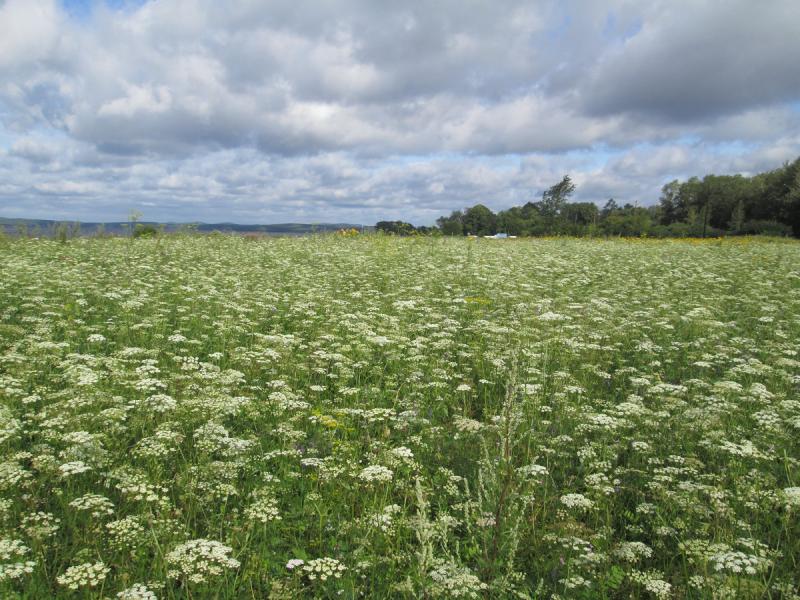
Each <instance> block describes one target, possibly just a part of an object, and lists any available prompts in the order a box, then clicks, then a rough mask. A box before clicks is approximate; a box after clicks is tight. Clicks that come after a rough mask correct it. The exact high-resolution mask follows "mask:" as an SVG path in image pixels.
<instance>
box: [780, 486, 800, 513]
mask: <svg viewBox="0 0 800 600" xmlns="http://www.w3.org/2000/svg"><path fill="white" fill-rule="evenodd" d="M783 499H784V502H785V503H786V508H787V509H792V508H800V487H788V488H784V489H783Z"/></svg>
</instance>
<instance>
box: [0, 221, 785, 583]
mask: <svg viewBox="0 0 800 600" xmlns="http://www.w3.org/2000/svg"><path fill="white" fill-rule="evenodd" d="M0 272H2V274H3V277H2V278H1V279H0V450H2V453H3V455H2V458H1V459H0V528H1V529H2V531H0V540H2V541H0V592H2V593H4V594H6V595H8V596H10V597H20V598H51V597H52V598H61V597H63V598H71V597H75V598H77V597H81V598H114V597H117V596H118V595H119V596H118V597H120V598H152V597H157V598H167V599H177V598H197V599H199V598H221V599H222V598H225V599H229V598H304V597H305V598H358V597H361V598H446V597H453V598H482V597H485V598H526V597H530V598H559V597H560V598H668V597H674V598H765V597H767V598H798V597H800V596H798V585H800V577H799V576H798V573H800V567H798V564H797V561H798V558H800V541H798V540H799V539H800V536H799V535H798V534H800V527H799V526H798V518H797V516H798V512H799V511H800V488H798V486H800V462H799V460H798V459H800V447H799V444H798V439H800V436H799V435H798V434H800V400H799V399H798V389H799V388H800V369H799V368H798V367H800V356H798V351H800V349H799V348H798V344H797V340H798V339H800V245H798V244H797V243H793V242H779V241H757V240H753V239H738V240H730V241H728V240H711V241H673V240H670V241H646V240H614V241H599V240H576V239H549V240H514V241H502V242H497V241H487V240H477V241H475V240H464V239H396V238H387V237H379V236H366V237H365V236H353V237H343V236H318V237H309V238H300V239H289V238H280V239H258V240H246V239H242V238H238V237H228V236H210V237H200V236H197V237H194V236H185V237H182V236H167V237H162V238H158V239H153V240H143V239H140V240H129V239H103V240H99V239H98V240H87V239H79V240H72V241H70V242H68V243H66V244H59V243H56V242H52V241H47V240H27V239H20V240H15V241H5V242H3V241H0Z"/></svg>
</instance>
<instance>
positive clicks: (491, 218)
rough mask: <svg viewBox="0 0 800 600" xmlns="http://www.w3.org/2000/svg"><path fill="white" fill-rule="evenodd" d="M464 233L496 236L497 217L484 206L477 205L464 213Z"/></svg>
mask: <svg viewBox="0 0 800 600" xmlns="http://www.w3.org/2000/svg"><path fill="white" fill-rule="evenodd" d="M464 233H468V234H472V235H494V234H495V233H497V216H496V215H495V214H494V213H493V212H492V211H491V210H489V208H487V207H486V206H484V205H483V204H476V205H475V206H473V207H472V208H468V209H467V211H466V212H465V213H464Z"/></svg>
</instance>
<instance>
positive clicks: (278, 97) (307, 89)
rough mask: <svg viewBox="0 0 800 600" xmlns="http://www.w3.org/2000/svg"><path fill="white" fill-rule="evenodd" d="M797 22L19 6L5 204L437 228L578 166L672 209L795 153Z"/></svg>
mask: <svg viewBox="0 0 800 600" xmlns="http://www.w3.org/2000/svg"><path fill="white" fill-rule="evenodd" d="M798 10H800V7H799V5H798V4H797V3H796V2H795V1H794V0H775V1H774V2H771V3H769V4H768V5H763V6H762V5H757V4H753V3H748V2H744V0H734V2H732V3H729V4H726V5H724V6H723V5H720V4H719V3H716V2H712V1H710V0H708V1H705V0H699V1H692V2H689V1H688V0H687V1H686V2H661V1H653V2H651V3H648V4H644V3H632V2H629V1H628V0H612V1H609V2H607V3H602V5H601V3H585V2H577V1H572V0H571V1H566V2H559V1H556V0H541V1H538V2H529V1H527V0H508V1H505V2H497V1H494V2H489V1H478V2H473V3H469V4H468V5H464V3H463V2H458V1H456V0H442V1H441V2H436V3H429V2H421V1H419V2H417V1H410V2H405V3H399V4H398V3H388V2H375V1H374V0H331V1H330V2H324V3H318V4H317V5H315V10H313V11H311V10H307V9H305V8H304V7H302V6H300V5H299V4H298V3H297V2H290V1H288V0H276V1H275V2H270V3H260V2H250V1H246V0H238V1H232V2H226V3H219V2H214V1H212V0H150V1H149V2H143V3H134V4H130V5H126V8H124V9H122V10H116V9H112V8H109V7H107V6H105V5H104V4H102V3H96V4H95V5H94V9H93V10H92V11H90V12H88V13H86V14H82V15H81V17H80V18H75V17H73V16H70V14H69V13H68V12H67V11H65V10H64V9H63V8H62V7H61V5H60V4H58V3H57V2H55V0H5V2H2V0H0V124H1V125H0V146H3V145H5V150H4V154H5V157H4V162H5V164H0V174H4V173H5V175H3V176H4V177H6V179H3V181H4V184H3V187H2V188H0V213H2V214H4V215H6V214H10V213H11V212H13V213H15V214H20V215H22V214H25V215H28V214H33V213H37V216H47V214H49V213H48V211H50V212H52V213H53V214H54V215H55V213H58V215H60V216H59V218H63V217H64V216H66V213H69V212H70V211H72V212H73V213H74V214H75V215H77V216H79V217H80V218H83V219H86V218H87V217H89V218H101V215H102V218H120V215H123V216H124V214H125V213H127V211H128V210H129V209H130V208H133V207H136V206H140V207H142V206H147V207H148V209H147V210H146V211H145V213H146V214H151V215H152V217H153V218H159V219H165V218H169V219H175V220H187V219H193V218H195V217H196V215H201V216H202V218H203V219H206V220H236V219H239V220H243V221H251V222H252V221H257V220H265V221H275V220H301V219H314V220H320V219H322V218H323V217H324V218H325V219H330V220H337V221H341V220H353V221H360V222H370V220H378V219H380V218H390V217H393V218H405V217H406V216H408V218H413V219H416V221H417V222H432V221H433V220H434V219H435V217H436V216H438V215H439V214H442V213H443V212H449V210H452V209H453V208H459V207H462V206H466V205H469V204H470V203H474V202H478V201H480V202H484V203H486V204H488V205H490V206H492V207H493V208H502V207H504V206H508V205H511V204H514V203H519V202H524V201H526V200H528V199H531V198H532V197H535V196H536V194H538V193H540V191H541V189H544V188H545V187H547V186H549V185H551V184H552V183H553V181H555V180H558V179H560V177H561V176H562V175H563V174H564V173H565V172H570V173H571V174H573V176H574V179H575V180H576V182H578V184H579V196H580V199H587V200H597V201H602V200H604V199H605V198H606V197H607V196H609V195H614V196H615V197H617V198H618V199H619V200H621V201H627V200H630V201H637V202H640V203H652V202H653V201H654V200H655V199H656V198H657V192H658V189H659V188H660V186H661V185H662V184H663V182H664V180H665V178H671V177H678V176H683V175H688V174H700V175H702V174H703V171H700V172H697V169H698V167H700V166H702V167H703V168H704V169H708V170H717V171H718V172H720V170H723V169H732V170H739V171H741V170H748V169H752V168H755V167H754V165H758V167H759V168H761V166H765V168H772V167H774V166H777V165H778V164H780V162H781V161H783V160H787V159H790V158H793V157H794V156H793V153H795V155H796V153H797V152H798V144H797V143H796V142H794V140H795V139H800V111H798V109H797V104H796V103H797V102H798V101H800V71H798V70H797V69H796V67H795V65H796V64H797V63H798V62H800V37H798V36H796V35H794V31H793V30H794V29H795V28H796V26H795V23H797V22H800V14H798ZM4 139H7V140H8V142H7V143H4V142H3V141H2V140H4ZM748 161H753V162H752V164H751V163H748ZM59 202H60V204H59ZM92 215H95V216H92ZM345 217H347V218H346V219H345Z"/></svg>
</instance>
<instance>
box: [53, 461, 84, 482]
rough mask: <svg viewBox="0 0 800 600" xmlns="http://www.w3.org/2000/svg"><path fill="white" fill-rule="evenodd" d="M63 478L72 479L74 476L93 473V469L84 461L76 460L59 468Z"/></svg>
mask: <svg viewBox="0 0 800 600" xmlns="http://www.w3.org/2000/svg"><path fill="white" fill-rule="evenodd" d="M58 470H59V472H60V473H61V476H62V477H64V478H67V477H71V476H72V475H79V474H81V473H86V472H87V471H91V470H92V467H90V466H89V465H87V464H86V463H85V462H83V461H82V460H74V461H72V462H68V463H64V464H63V465H61V466H60V467H58Z"/></svg>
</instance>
